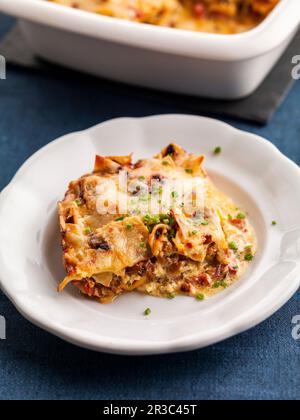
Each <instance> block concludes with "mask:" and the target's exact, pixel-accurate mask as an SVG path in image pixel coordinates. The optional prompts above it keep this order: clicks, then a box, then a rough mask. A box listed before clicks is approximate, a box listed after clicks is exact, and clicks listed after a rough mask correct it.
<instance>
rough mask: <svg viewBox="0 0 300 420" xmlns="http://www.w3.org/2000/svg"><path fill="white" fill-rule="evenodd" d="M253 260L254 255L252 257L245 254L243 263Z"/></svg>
mask: <svg viewBox="0 0 300 420" xmlns="http://www.w3.org/2000/svg"><path fill="white" fill-rule="evenodd" d="M253 258H254V255H252V254H246V255H245V261H252V260H253Z"/></svg>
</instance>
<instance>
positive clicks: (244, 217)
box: [236, 213, 246, 220]
mask: <svg viewBox="0 0 300 420" xmlns="http://www.w3.org/2000/svg"><path fill="white" fill-rule="evenodd" d="M236 218H237V219H241V220H243V219H246V215H245V213H238V214H237V216H236Z"/></svg>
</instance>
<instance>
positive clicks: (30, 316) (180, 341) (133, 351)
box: [0, 114, 300, 355]
mask: <svg viewBox="0 0 300 420" xmlns="http://www.w3.org/2000/svg"><path fill="white" fill-rule="evenodd" d="M157 118H159V119H161V118H184V119H187V118H191V119H197V120H202V121H203V122H205V121H206V122H207V121H208V122H210V123H211V124H215V125H219V126H223V127H224V128H226V129H227V130H228V129H230V130H231V131H232V133H235V134H238V133H240V134H241V133H242V134H243V136H245V135H247V137H252V140H253V141H256V142H260V143H263V144H264V146H265V147H269V149H270V151H271V152H272V153H273V154H274V153H275V154H276V155H277V157H278V158H280V159H281V160H282V161H284V162H285V165H288V166H289V167H290V169H291V170H293V171H294V172H295V173H296V172H297V174H298V177H299V182H300V167H299V166H298V165H297V164H296V163H295V162H293V161H292V160H290V159H289V158H288V157H286V156H285V155H284V154H283V153H282V152H281V151H280V150H279V149H278V148H277V147H276V146H275V145H274V144H273V143H271V142H270V141H269V140H267V139H265V138H263V137H261V136H258V135H256V134H253V133H249V132H247V131H245V130H241V129H238V128H236V127H233V126H232V125H230V124H228V123H225V122H223V121H219V120H217V119H214V118H208V117H202V116H196V115H186V114H163V115H152V116H146V117H121V118H114V119H109V120H106V121H104V122H102V123H100V124H96V125H94V126H92V127H90V128H88V129H86V130H81V131H77V132H71V133H68V134H66V135H63V136H60V137H59V138H57V139H55V140H53V141H51V142H49V143H48V144H46V145H45V146H43V147H42V148H40V149H39V150H37V151H36V152H35V153H34V154H33V155H31V156H30V157H29V158H28V159H27V160H26V161H25V162H24V163H23V164H22V165H21V167H20V168H19V170H18V171H17V172H16V174H15V175H14V177H13V178H12V179H11V181H10V182H9V184H8V185H7V186H6V187H5V188H4V189H3V190H2V191H1V193H0V208H1V206H2V205H3V203H5V196H6V195H7V194H8V193H9V192H10V190H11V188H12V187H13V186H14V184H15V183H16V182H17V180H18V179H19V178H20V177H21V176H22V173H23V172H24V171H26V170H27V169H28V168H29V167H30V165H31V164H32V162H33V161H34V160H36V159H38V158H39V157H40V156H41V155H42V154H45V153H47V151H48V150H49V149H50V148H53V147H56V146H57V145H58V144H59V143H62V142H65V141H68V140H69V139H71V138H74V136H75V135H76V136H82V135H83V134H87V135H88V134H89V132H90V131H92V130H97V129H98V127H100V126H103V125H106V124H115V123H118V122H119V121H121V120H155V119H157ZM5 271H7V270H6V269H5V267H4V266H3V267H2V266H0V287H1V290H2V291H3V293H4V294H5V295H6V296H7V298H8V299H9V300H10V301H11V302H12V304H13V305H14V306H15V308H16V309H17V311H18V312H19V313H20V314H21V315H22V316H23V317H24V318H26V319H27V320H28V321H30V322H31V323H32V324H34V325H36V326H38V327H39V328H42V329H43V330H46V331H48V332H50V333H51V334H53V335H55V336H57V337H59V338H61V339H63V340H65V341H67V342H70V343H72V344H75V345H77V346H80V347H83V348H87V349H90V350H94V351H101V352H106V353H111V354H122V355H150V354H165V353H174V352H181V351H190V350H195V349H200V348H203V347H207V346H209V345H212V344H215V343H218V342H220V341H223V340H225V339H228V338H230V337H233V336H235V335H238V334H240V333H242V332H245V331H247V330H249V329H251V328H253V327H254V326H256V325H258V324H260V323H261V322H263V321H265V320H266V319H267V318H269V317H270V316H271V315H273V314H274V313H275V312H277V311H278V310H279V309H280V308H281V307H282V306H284V305H285V304H286V303H287V301H288V300H289V299H290V298H291V297H292V296H293V295H294V294H295V293H296V291H297V290H298V289H299V287H300V267H299V266H296V267H295V269H294V270H293V271H292V272H291V273H290V274H289V278H290V277H291V278H292V279H291V281H290V282H288V283H287V284H288V286H289V287H287V288H286V289H285V292H284V293H281V294H280V297H279V298H278V299H277V300H276V302H275V304H273V305H268V306H267V307H266V308H264V309H261V310H260V311H259V313H258V314H256V316H255V314H252V313H253V309H252V310H251V311H247V312H246V313H244V314H242V315H241V317H239V318H238V320H239V323H238V325H237V324H235V325H234V327H235V328H233V326H232V323H229V326H226V327H227V328H225V327H224V326H223V327H221V328H220V329H218V331H217V332H215V330H213V332H214V333H213V336H212V337H209V338H206V340H205V341H204V340H203V339H202V338H201V336H199V334H198V335H196V334H192V335H188V336H186V337H183V338H177V339H175V340H166V341H160V342H150V341H144V342H136V341H133V340H129V341H128V339H119V340H118V341H117V342H116V340H112V341H111V342H110V343H109V344H108V343H107V341H109V340H107V338H105V337H103V336H101V335H99V337H98V339H97V340H95V337H94V336H91V337H90V338H89V337H86V336H82V334H78V331H72V330H71V331H70V330H68V329H66V328H64V326H63V325H60V324H59V323H58V322H56V321H52V320H47V321H45V320H44V319H43V320H41V318H38V316H36V313H35V311H33V310H32V311H30V309H29V308H28V305H26V303H24V301H22V296H20V295H18V296H16V295H15V294H14V293H13V292H12V291H11V290H9V283H7V282H5V281H4V280H3V278H4V277H6V275H5ZM297 279H298V280H297ZM255 308H256V306H255ZM254 312H255V311H254ZM251 314H252V315H251ZM244 318H245V319H244ZM241 319H242V320H241Z"/></svg>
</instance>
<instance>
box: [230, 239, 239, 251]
mask: <svg viewBox="0 0 300 420" xmlns="http://www.w3.org/2000/svg"><path fill="white" fill-rule="evenodd" d="M228 246H229V248H230V249H232V250H233V251H237V250H238V249H239V247H238V246H237V244H236V242H234V241H232V242H229V244H228Z"/></svg>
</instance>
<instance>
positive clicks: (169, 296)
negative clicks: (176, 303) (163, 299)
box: [167, 293, 176, 299]
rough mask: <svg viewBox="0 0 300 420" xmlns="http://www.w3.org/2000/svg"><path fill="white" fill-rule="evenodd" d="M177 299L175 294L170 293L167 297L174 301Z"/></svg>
mask: <svg viewBox="0 0 300 420" xmlns="http://www.w3.org/2000/svg"><path fill="white" fill-rule="evenodd" d="M175 297H176V294H175V293H169V294H168V296H167V298H168V299H174V298H175Z"/></svg>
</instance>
